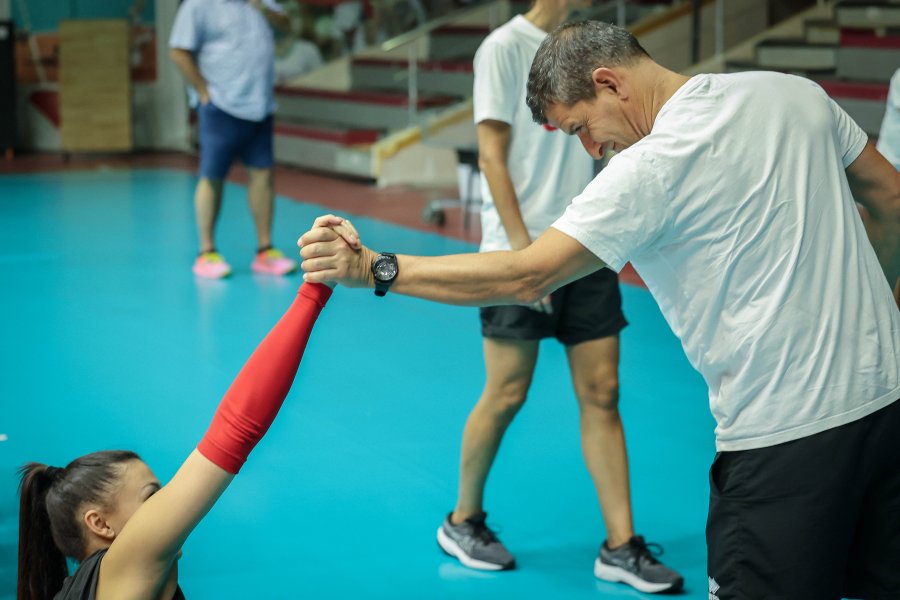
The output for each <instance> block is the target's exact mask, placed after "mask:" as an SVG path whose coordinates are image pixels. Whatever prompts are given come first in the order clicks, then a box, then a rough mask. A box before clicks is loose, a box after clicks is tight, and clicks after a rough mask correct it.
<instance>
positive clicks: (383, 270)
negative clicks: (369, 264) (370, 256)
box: [374, 259, 397, 281]
mask: <svg viewBox="0 0 900 600" xmlns="http://www.w3.org/2000/svg"><path fill="white" fill-rule="evenodd" d="M374 272H375V278H376V279H378V280H380V281H390V280H391V279H393V278H394V277H396V276H397V263H396V262H394V261H392V260H390V259H381V260H378V261H376V263H375V269H374Z"/></svg>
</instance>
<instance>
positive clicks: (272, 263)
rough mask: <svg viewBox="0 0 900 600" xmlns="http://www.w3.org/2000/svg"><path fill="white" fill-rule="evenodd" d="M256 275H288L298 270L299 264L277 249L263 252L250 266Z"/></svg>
mask: <svg viewBox="0 0 900 600" xmlns="http://www.w3.org/2000/svg"><path fill="white" fill-rule="evenodd" d="M250 267H251V268H252V269H253V272H254V273H265V274H266V275H287V274H288V273H290V272H291V271H293V270H294V269H296V268H297V263H296V262H295V261H293V260H291V259H289V258H287V257H286V256H285V255H284V254H282V253H281V251H280V250H276V249H275V248H269V249H268V250H263V251H262V252H260V253H259V254H257V255H256V258H254V259H253V264H252V265H250Z"/></svg>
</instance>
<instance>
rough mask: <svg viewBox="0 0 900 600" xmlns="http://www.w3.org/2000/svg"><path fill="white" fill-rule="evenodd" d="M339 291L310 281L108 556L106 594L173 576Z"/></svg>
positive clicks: (137, 590) (154, 585)
mask: <svg viewBox="0 0 900 600" xmlns="http://www.w3.org/2000/svg"><path fill="white" fill-rule="evenodd" d="M330 296H331V289H329V288H328V287H327V286H324V285H318V284H309V283H304V284H303V285H302V286H301V287H300V290H299V292H298V293H297V298H296V299H295V300H294V302H293V304H292V305H291V307H290V308H289V309H288V310H287V312H286V313H285V314H284V316H283V317H282V318H281V320H280V321H278V323H277V324H276V325H275V327H274V328H273V329H272V331H270V332H269V334H268V335H267V336H266V338H265V339H264V340H263V341H262V342H261V343H260V345H259V346H258V347H257V348H256V351H255V352H254V353H253V355H252V356H251V357H250V359H249V360H248V361H247V363H246V364H245V365H244V367H243V368H242V369H241V372H240V373H239V374H238V376H237V378H236V379H235V380H234V383H232V385H231V387H230V388H229V390H228V392H227V393H226V394H225V397H224V398H223V399H222V402H221V404H219V408H218V409H217V410H216V413H215V415H214V416H213V420H212V424H211V425H210V427H209V430H208V431H207V432H206V435H205V436H204V437H203V439H202V440H201V441H200V443H199V444H198V446H197V449H196V450H195V451H194V452H192V453H191V454H190V456H188V458H187V460H186V461H185V462H184V464H183V465H182V466H181V468H180V469H179V470H178V472H177V473H176V474H175V476H174V477H173V478H172V480H171V481H170V482H169V483H168V484H167V485H165V486H164V487H163V488H162V489H160V490H159V491H158V492H157V493H156V494H154V495H153V496H151V497H150V498H149V499H148V500H147V501H146V502H145V503H144V504H143V505H141V507H140V508H139V509H138V511H137V512H136V513H135V514H134V515H133V516H132V517H131V519H130V520H129V521H128V522H127V524H126V525H125V527H124V528H123V530H122V531H121V533H119V535H118V536H117V537H116V539H115V540H114V541H113V543H112V545H111V546H110V549H109V551H108V552H107V554H106V556H105V557H104V558H103V562H102V563H101V570H100V581H99V584H98V599H100V598H101V596H102V598H122V597H134V596H142V595H143V594H142V592H143V591H144V590H146V591H147V593H148V595H149V594H150V593H152V592H153V591H154V590H156V591H157V593H158V590H159V589H160V588H161V586H162V585H163V584H164V583H165V582H166V580H167V578H168V577H169V575H170V572H171V569H172V567H173V565H174V564H175V560H176V558H177V556H178V553H179V551H180V549H181V546H182V544H184V541H185V540H186V539H187V537H188V535H190V533H191V531H193V529H194V527H196V526H197V524H198V523H199V522H200V520H201V519H202V518H203V517H204V516H205V515H206V513H207V512H209V510H210V509H211V508H212V506H213V504H215V502H216V500H218V498H219V496H220V495H221V494H222V492H223V491H225V488H226V487H228V484H229V483H231V480H232V479H233V478H234V475H235V474H237V472H238V470H239V469H240V468H241V465H243V463H244V461H245V460H246V459H247V456H248V455H249V453H250V451H251V450H252V449H253V447H254V446H256V443H257V442H259V440H260V439H261V438H262V436H263V435H264V434H265V433H266V431H267V430H268V428H269V426H270V425H271V424H272V421H273V420H274V419H275V415H276V414H278V410H279V409H280V408H281V405H282V402H283V401H284V399H285V397H286V396H287V394H288V391H289V390H290V389H291V385H292V383H293V381H294V377H295V375H296V374H297V368H298V367H299V366H300V359H301V358H302V356H303V351H304V349H305V348H306V343H307V341H308V339H309V335H310V332H311V331H312V327H313V325H314V324H315V322H316V319H317V318H318V316H319V313H320V312H321V310H322V308H323V307H324V306H325V303H326V302H327V301H328V298H329V297H330Z"/></svg>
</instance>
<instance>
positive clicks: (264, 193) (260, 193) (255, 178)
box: [247, 168, 275, 248]
mask: <svg viewBox="0 0 900 600" xmlns="http://www.w3.org/2000/svg"><path fill="white" fill-rule="evenodd" d="M247 172H248V173H249V176H250V184H249V186H248V188H247V195H248V197H249V201H250V213H251V214H252V215H253V223H254V225H255V226H256V240H257V244H258V246H257V248H268V247H270V246H271V245H272V217H273V215H274V212H275V178H274V174H273V172H272V169H253V168H248V169H247Z"/></svg>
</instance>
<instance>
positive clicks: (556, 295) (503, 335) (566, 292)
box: [481, 269, 628, 346]
mask: <svg viewBox="0 0 900 600" xmlns="http://www.w3.org/2000/svg"><path fill="white" fill-rule="evenodd" d="M550 300H551V303H552V305H553V314H549V315H548V314H546V313H543V312H540V311H537V310H534V309H532V308H529V307H527V306H489V307H486V308H482V309H481V334H482V335H483V336H484V337H486V338H493V339H504V340H540V339H543V338H549V337H555V338H556V339H558V340H559V341H560V342H562V343H563V344H565V345H566V346H574V345H575V344H580V343H581V342H586V341H588V340H598V339H601V338H605V337H609V336H611V335H616V334H617V333H619V332H620V331H622V329H624V328H625V326H626V325H628V321H626V320H625V315H624V314H622V294H621V293H620V291H619V276H618V275H617V274H616V272H615V271H611V270H610V269H600V270H599V271H597V272H595V273H591V274H590V275H587V276H586V277H582V278H581V279H579V280H577V281H573V282H572V283H570V284H568V285H565V286H563V287H561V288H560V289H558V290H556V291H555V292H553V293H552V294H551V295H550Z"/></svg>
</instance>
